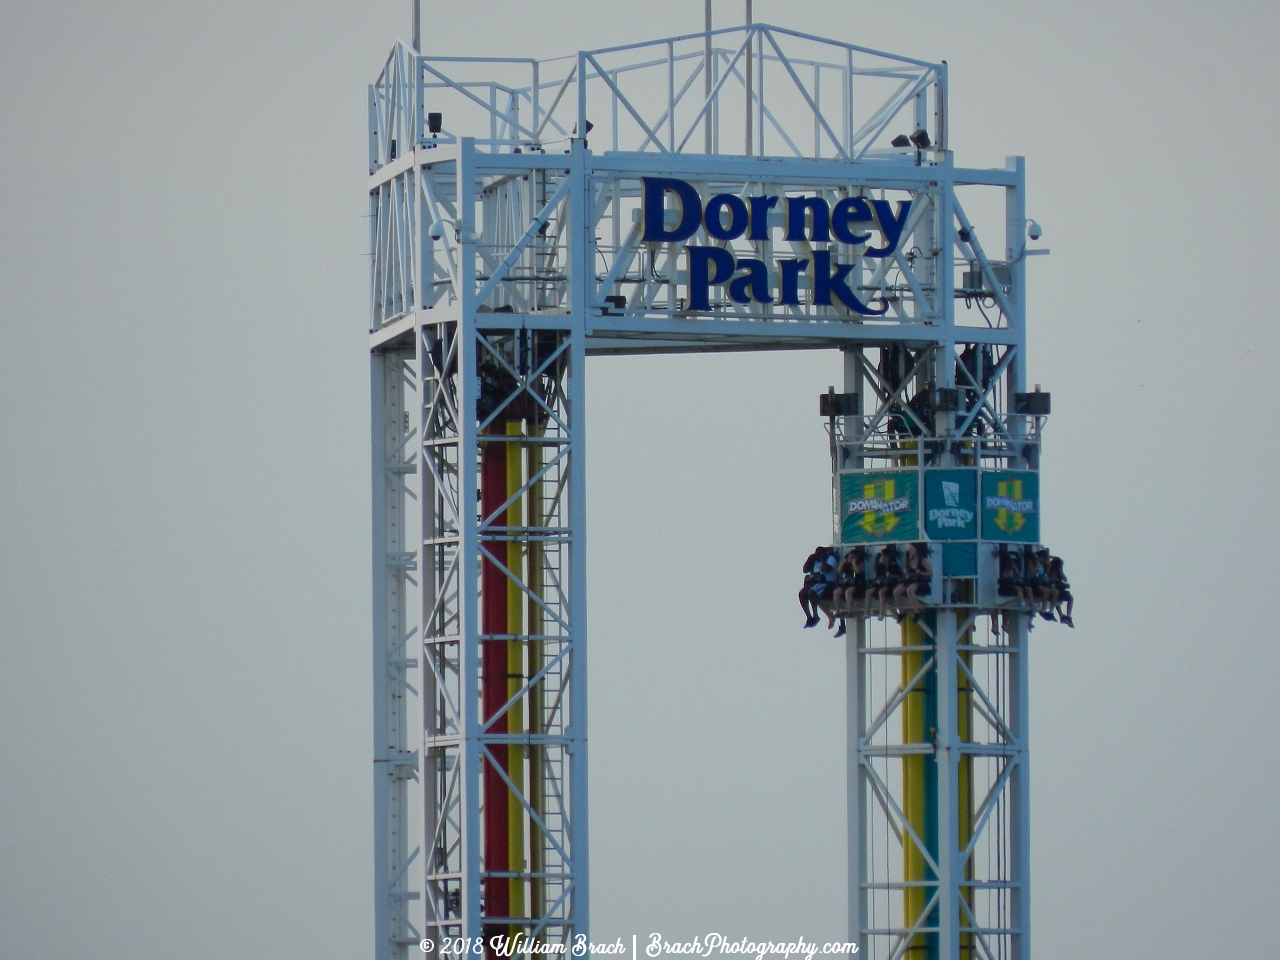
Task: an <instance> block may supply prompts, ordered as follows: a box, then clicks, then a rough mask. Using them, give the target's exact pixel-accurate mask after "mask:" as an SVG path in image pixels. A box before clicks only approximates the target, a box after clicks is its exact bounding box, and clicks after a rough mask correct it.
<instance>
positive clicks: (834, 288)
mask: <svg viewBox="0 0 1280 960" xmlns="http://www.w3.org/2000/svg"><path fill="white" fill-rule="evenodd" d="M852 269H853V264H851V263H838V264H836V272H835V273H831V251H830V250H818V251H817V252H815V253H814V255H813V302H814V303H817V304H821V305H822V306H824V307H829V306H831V305H832V304H831V297H832V295H833V294H834V295H835V298H836V299H837V300H839V301H840V302H841V303H843V304H844V305H845V306H846V307H848V308H849V309H850V310H852V311H853V312H854V313H861V314H862V315H864V316H869V317H878V316H881V315H882V314H885V313H888V312H889V305H888V304H887V303H885V302H884V301H881V303H880V309H879V310H873V309H871V307H869V306H868V305H867V304H865V303H863V302H862V301H861V300H859V299H858V295H857V294H856V293H854V292H853V291H852V290H851V289H850V288H849V285H848V284H847V283H845V277H847V276H849V271H851V270H852Z"/></svg>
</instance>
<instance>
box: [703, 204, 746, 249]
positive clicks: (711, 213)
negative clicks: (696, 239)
mask: <svg viewBox="0 0 1280 960" xmlns="http://www.w3.org/2000/svg"><path fill="white" fill-rule="evenodd" d="M726 209H727V210H728V211H729V226H727V227H726V226H724V221H723V220H721V219H720V214H721V211H723V210H726ZM702 225H703V226H704V227H706V229H707V234H708V236H712V237H715V238H716V239H717V240H736V239H738V237H740V236H742V235H743V234H744V233H746V232H747V205H746V204H745V203H743V202H742V198H741V197H735V196H734V195H733V194H732V193H718V194H716V195H715V196H714V197H712V198H711V199H710V200H708V201H707V211H706V213H705V214H704V215H703V218H702Z"/></svg>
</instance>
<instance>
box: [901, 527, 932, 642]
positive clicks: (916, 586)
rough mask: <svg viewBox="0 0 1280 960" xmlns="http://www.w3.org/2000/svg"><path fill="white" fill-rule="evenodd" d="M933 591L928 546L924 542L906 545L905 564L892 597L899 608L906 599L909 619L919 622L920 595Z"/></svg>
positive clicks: (924, 595)
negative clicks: (909, 612) (909, 614)
mask: <svg viewBox="0 0 1280 960" xmlns="http://www.w3.org/2000/svg"><path fill="white" fill-rule="evenodd" d="M932 592H933V564H931V563H930V562H929V547H928V545H927V544H924V543H913V544H911V546H909V547H907V565H906V569H905V571H904V572H903V577H902V580H901V581H900V582H899V583H898V585H897V587H895V588H894V591H893V599H894V603H895V605H896V606H897V607H898V609H899V610H901V609H902V601H903V600H904V599H905V600H906V601H907V606H908V607H909V608H910V611H911V619H913V620H915V621H916V622H917V623H919V622H920V612H921V610H923V609H924V608H923V607H921V606H920V599H919V598H920V597H927V596H929V594H930V593H932Z"/></svg>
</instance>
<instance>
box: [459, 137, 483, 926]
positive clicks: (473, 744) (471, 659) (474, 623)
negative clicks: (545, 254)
mask: <svg viewBox="0 0 1280 960" xmlns="http://www.w3.org/2000/svg"><path fill="white" fill-rule="evenodd" d="M457 169H458V182H457V197H458V201H457V203H458V205H457V212H458V220H459V224H458V226H459V233H460V235H461V237H460V239H461V243H460V246H459V252H458V285H459V287H460V288H461V289H460V291H459V297H458V300H459V306H460V307H461V316H460V319H459V322H458V344H457V352H458V390H457V396H458V421H459V422H458V504H459V523H458V534H459V536H458V550H459V554H460V559H459V563H460V570H459V573H458V578H459V591H458V593H459V603H458V620H459V634H460V637H461V648H462V656H461V659H462V678H463V681H462V734H463V743H462V750H461V754H462V756H461V762H462V773H461V778H460V779H461V801H462V802H461V808H462V829H461V838H460V839H461V843H462V881H463V885H462V898H461V900H462V903H461V908H462V911H461V912H462V934H463V936H466V937H480V936H481V933H482V929H481V922H480V921H481V898H482V889H481V882H480V881H481V874H482V872H483V870H484V862H483V843H482V837H483V833H482V825H481V819H480V803H481V798H482V796H483V792H482V789H481V771H482V770H483V769H484V757H483V752H484V745H483V743H482V742H481V739H480V733H481V725H482V724H481V719H480V708H481V702H480V698H479V697H478V696H477V695H476V689H477V682H478V679H479V677H480V656H481V651H480V631H481V624H480V616H479V611H478V610H477V609H476V607H477V603H476V599H477V597H478V596H479V592H480V590H479V588H480V582H479V580H480V569H479V566H480V565H479V563H478V560H479V557H480V535H479V534H480V531H479V518H478V516H477V512H476V503H477V500H478V497H479V485H478V483H477V480H478V479H479V478H478V476H477V474H478V465H479V464H478V461H479V446H480V445H479V435H478V434H479V431H478V429H477V428H478V424H477V421H476V403H477V401H478V399H479V396H478V393H479V377H478V370H477V357H476V308H477V307H478V306H479V304H477V303H476V246H475V244H476V212H475V181H476V169H475V141H474V140H473V139H471V138H470V137H464V138H462V139H461V141H460V142H459V144H458V168H457Z"/></svg>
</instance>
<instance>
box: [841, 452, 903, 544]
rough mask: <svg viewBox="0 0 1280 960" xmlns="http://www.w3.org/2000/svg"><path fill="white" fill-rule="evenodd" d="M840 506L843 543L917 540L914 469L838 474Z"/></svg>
mask: <svg viewBox="0 0 1280 960" xmlns="http://www.w3.org/2000/svg"><path fill="white" fill-rule="evenodd" d="M840 504H841V510H840V518H841V519H840V539H841V542H843V543H889V542H894V541H897V542H901V541H905V540H919V539H920V475H919V474H918V473H917V472H916V471H915V470H910V471H907V470H901V471H898V470H895V471H893V472H889V471H883V470H877V471H865V472H862V473H845V474H841V475H840Z"/></svg>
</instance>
